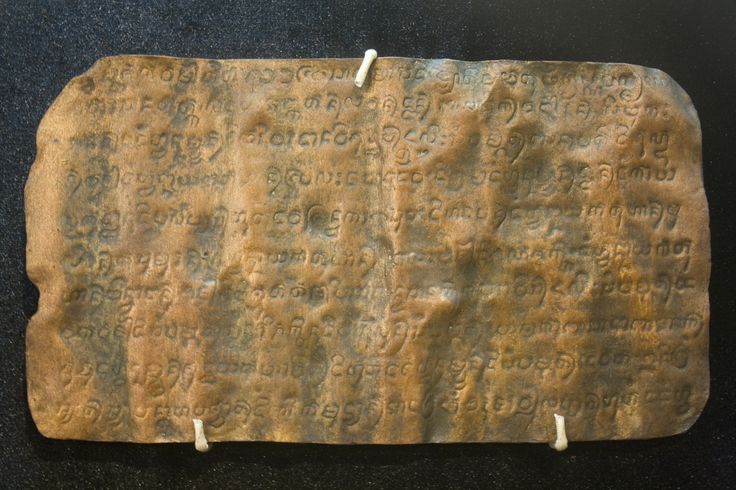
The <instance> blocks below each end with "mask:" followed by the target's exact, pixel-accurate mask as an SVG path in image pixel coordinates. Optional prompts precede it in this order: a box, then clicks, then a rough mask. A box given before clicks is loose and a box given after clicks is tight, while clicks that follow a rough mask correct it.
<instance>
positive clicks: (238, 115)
mask: <svg viewBox="0 0 736 490" xmlns="http://www.w3.org/2000/svg"><path fill="white" fill-rule="evenodd" d="M359 63H360V60H270V61H269V60H251V61H248V60H229V61H212V60H191V59H174V58H162V57H144V56H124V57H114V58H106V59H103V60H100V61H99V62H98V63H97V64H96V65H95V66H94V67H93V68H91V69H90V70H89V71H88V72H87V73H86V74H84V75H83V76H81V77H78V78H76V79H74V80H73V81H72V82H70V83H69V84H68V85H67V87H66V88H65V89H64V91H63V92H62V94H61V95H60V96H59V98H58V99H57V100H56V102H55V103H54V104H53V106H52V107H51V109H49V111H48V113H47V114H46V116H45V118H44V120H43V122H42V123H41V126H40V128H39V130H38V158H37V160H36V162H35V164H34V166H33V168H32V171H31V175H30V178H29V180H28V185H27V188H26V217H27V225H28V274H29V277H30V278H31V279H32V280H33V282H34V283H35V284H36V285H38V287H39V290H40V293H41V296H40V302H39V311H38V313H36V315H35V316H34V317H33V318H32V320H31V322H30V324H29V326H28V333H27V367H28V397H29V403H30V406H31V410H32V413H33V417H34V420H35V421H36V424H37V425H38V427H39V430H41V432H42V433H43V434H45V435H47V436H49V437H56V438H76V439H92V440H118V441H140V442H168V441H191V440H193V435H194V433H193V428H192V419H193V418H200V419H202V420H204V424H205V432H206V433H207V437H208V438H209V439H210V440H215V441H217V440H273V441H307V442H327V443H414V442H425V441H431V442H456V441H509V442H513V441H549V440H552V439H553V438H554V418H553V413H559V414H562V415H564V416H565V417H566V421H567V429H568V435H569V437H570V439H571V440H589V439H618V438H647V437H656V436H664V435H669V434H674V433H678V432H681V431H683V430H686V429H687V428H688V427H689V426H690V425H691V424H692V423H693V422H694V421H695V419H696V418H697V416H698V415H699V413H700V411H701V410H702V407H703V405H704V404H705V401H706V399H707V397H708V384H709V375H708V294H707V287H708V277H709V270H710V245H709V231H708V214H707V207H706V199H705V194H704V191H703V184H702V177H701V173H702V168H701V166H702V163H701V142H700V127H699V123H698V119H697V115H696V113H695V110H694V108H693V106H692V103H691V101H690V99H689V98H688V96H687V95H686V94H685V93H684V92H683V90H682V89H681V88H680V87H679V86H678V85H677V84H676V83H675V82H673V81H672V80H671V79H670V78H669V77H668V76H667V75H666V74H664V73H662V72H660V71H657V70H654V69H649V68H643V67H639V66H631V65H618V64H595V63H557V62H517V61H498V62H496V61H494V62H460V61H451V60H414V59H403V58H379V59H378V60H377V61H376V63H375V64H374V65H373V67H372V68H371V71H370V74H369V78H368V80H367V81H366V84H365V85H364V86H363V87H362V88H360V89H359V88H357V87H355V86H354V84H353V77H354V76H355V71H356V70H357V68H358V66H359Z"/></svg>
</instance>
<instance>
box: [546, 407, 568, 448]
mask: <svg viewBox="0 0 736 490" xmlns="http://www.w3.org/2000/svg"><path fill="white" fill-rule="evenodd" d="M554 415H555V429H556V430H557V439H556V440H555V442H554V443H553V444H550V446H552V447H553V448H555V449H556V450H558V451H564V450H565V449H567V434H565V417H563V416H562V415H557V414H554Z"/></svg>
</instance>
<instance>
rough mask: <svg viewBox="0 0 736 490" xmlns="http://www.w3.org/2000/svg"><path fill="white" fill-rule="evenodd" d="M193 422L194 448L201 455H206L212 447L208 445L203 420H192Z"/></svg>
mask: <svg viewBox="0 0 736 490" xmlns="http://www.w3.org/2000/svg"><path fill="white" fill-rule="evenodd" d="M192 422H193V423H194V448H195V449H196V450H197V451H199V452H200V453H206V452H207V451H209V450H210V445H209V444H207V438H206V437H205V435H204V426H203V425H202V419H192Z"/></svg>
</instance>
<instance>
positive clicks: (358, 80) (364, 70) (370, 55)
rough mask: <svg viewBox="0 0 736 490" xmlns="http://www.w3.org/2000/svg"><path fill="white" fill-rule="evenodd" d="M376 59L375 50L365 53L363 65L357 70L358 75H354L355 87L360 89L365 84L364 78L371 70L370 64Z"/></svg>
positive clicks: (376, 53)
mask: <svg viewBox="0 0 736 490" xmlns="http://www.w3.org/2000/svg"><path fill="white" fill-rule="evenodd" d="M376 58H378V52H377V51H376V50H375V49H369V50H368V51H366V52H365V56H364V57H363V63H361V64H360V68H358V73H356V74H355V86H356V87H362V86H363V82H365V77H366V76H367V75H368V70H369V69H370V68H371V64H373V62H374V61H375V60H376Z"/></svg>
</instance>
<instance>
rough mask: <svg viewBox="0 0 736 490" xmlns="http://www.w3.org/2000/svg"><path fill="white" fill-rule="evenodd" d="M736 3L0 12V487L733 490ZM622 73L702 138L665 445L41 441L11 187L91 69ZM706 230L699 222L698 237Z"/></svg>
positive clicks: (19, 204) (137, 6) (46, 6)
mask: <svg viewBox="0 0 736 490" xmlns="http://www.w3.org/2000/svg"><path fill="white" fill-rule="evenodd" d="M735 20H736V3H735V2H733V1H722V2H716V1H708V0H701V1H691V2H678V1H668V0H662V1H653V0H617V1H610V2H609V1H603V0H583V1H580V2H571V1H568V2H560V1H552V0H547V1H542V0H540V1H538V2H533V1H528V0H504V1H494V2H490V1H489V2H481V1H473V2H471V1H447V2H438V1H429V0H425V1H416V0H403V1H396V2H381V1H379V2H376V1H370V0H365V1H363V2H360V3H351V4H349V3H348V2H342V1H335V0H332V1H324V2H315V1H300V0H286V1H271V2H269V1H259V2H252V3H249V2H220V3H218V2H210V3H208V2H164V1H141V2H137V3H129V2H103V1H102V0H99V1H89V2H78V3H71V2H69V3H68V4H66V3H64V2H56V1H49V2H40V3H35V2H23V1H10V0H0V65H1V66H0V114H1V116H2V119H1V120H0V131H1V132H2V133H1V135H2V136H1V137H0V144H1V145H2V151H0V173H1V174H0V212H1V213H2V220H1V221H0V223H1V224H2V228H1V229H0V322H1V323H0V325H1V327H0V444H1V445H2V451H1V452H0V458H1V460H2V464H1V466H0V486H2V487H11V488H18V487H28V486H31V487H111V486H114V487H118V486H126V487H128V486H130V487H139V486H140V487H149V486H161V487H170V486H177V487H189V486H194V487H224V488H231V487H243V488H246V487H287V486H289V487H303V486H308V487H335V488H353V487H392V488H403V487H455V488H461V487H462V488H465V487H471V488H474V487H497V486H499V487H530V486H533V487H546V488H554V487H568V486H581V487H595V488H600V487H613V486H616V487H618V486H629V487H634V488H640V487H642V488H643V487H646V488H651V487H655V488H656V487H683V488H688V487H692V486H696V485H698V486H708V487H711V486H725V485H727V484H729V483H730V485H733V484H734V482H735V481H736V449H735V447H734V446H736V418H735V417H736V413H735V412H736V410H735V409H734V406H733V398H734V393H736V383H735V382H734V374H733V373H734V372H736V362H735V361H734V358H736V342H735V340H736V335H735V333H734V325H733V322H734V297H735V296H736V294H735V292H734V291H735V290H736V282H735V281H734V278H735V277H736V271H735V270H734V260H733V257H734V252H735V251H736V250H734V238H735V237H736V233H734V228H735V227H734V224H733V219H734V209H735V208H734V195H735V194H736V187H735V182H734V174H735V172H734V168H735V167H736V162H735V161H734V158H733V155H732V149H733V148H734V147H735V146H736V145H735V143H734V140H735V139H736V123H735V122H734V121H735V120H736V110H734V109H736V107H735V104H734V97H736V34H735V32H736V22H735ZM367 48H375V49H377V50H378V53H379V55H384V56H389V55H391V56H410V57H426V58H457V59H468V60H485V59H521V60H527V59H541V60H573V61H602V62H607V61H610V62H625V63H635V64H640V65H645V66H651V67H656V68H660V69H662V70H664V71H666V72H667V73H669V74H670V75H671V76H672V77H673V78H674V79H675V80H677V81H678V82H679V83H680V85H682V86H683V88H684V89H685V90H686V91H687V92H688V93H689V94H690V96H691V97H692V99H693V102H694V104H695V107H696V108H697V110H698V113H699V116H700V120H701V123H702V129H703V167H704V168H703V171H704V176H705V188H706V193H707V195H708V200H709V205H710V212H711V229H712V243H713V271H712V280H711V286H710V293H711V307H712V318H711V358H710V359H711V369H712V373H711V396H710V400H709V402H708V405H707V406H706V408H705V411H704V412H703V415H702V417H701V418H700V420H699V421H698V422H697V423H696V424H695V426H694V427H693V428H692V429H691V430H690V431H689V432H688V433H687V434H684V435H681V436H676V437H670V438H665V439H658V440H651V441H629V442H598V443H575V442H573V443H572V444H571V446H570V448H569V449H568V451H566V452H564V453H559V454H558V453H556V452H555V451H553V450H552V449H550V448H549V447H547V446H546V445H541V444H540V445H530V444H519V445H514V444H505V445H504V444H460V445H416V446H353V447H341V446H325V445H301V444H271V443H222V444H217V445H215V447H214V449H213V450H212V451H210V452H209V453H207V454H200V453H196V452H195V451H194V448H193V446H192V445H188V444H187V445H183V444H169V445H141V444H119V443H104V444H103V443H90V442H73V441H54V440H48V439H45V438H43V437H42V436H41V435H40V434H39V433H38V431H37V430H36V428H35V426H34V424H33V422H32V420H31V418H30V414H29V411H28V405H27V402H26V391H25V368H24V331H25V327H26V323H27V320H28V318H29V317H30V316H31V315H32V314H33V312H34V311H35V309H36V304H37V298H38V293H37V291H36V289H35V287H34V286H33V285H32V284H31V283H30V282H29V281H28V279H27V277H26V275H25V258H24V255H25V253H24V247H25V230H24V220H23V186H24V184H25V180H26V178H27V175H28V171H29V168H30V166H31V163H32V162H33V160H34V158H35V151H36V148H35V132H36V128H37V126H38V123H39V121H40V119H41V117H42V115H43V113H44V112H45V111H46V109H47V108H48V107H49V105H50V104H51V102H52V101H53V100H54V98H55V97H56V96H57V95H58V94H59V92H60V91H61V89H62V88H63V87H64V85H65V84H66V83H67V82H68V81H69V80H70V79H71V78H72V77H74V76H76V75H78V74H80V73H82V72H83V71H85V70H86V69H87V68H89V67H90V66H91V65H92V63H93V62H94V61H95V60H96V59H98V58H100V57H102V56H107V55H113V54H123V53H141V54H162V55H173V56H193V57H205V58H261V57H262V58H298V57H360V56H362V53H363V51H364V50H365V49H367ZM703 225H704V226H705V223H704V224H703Z"/></svg>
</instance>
